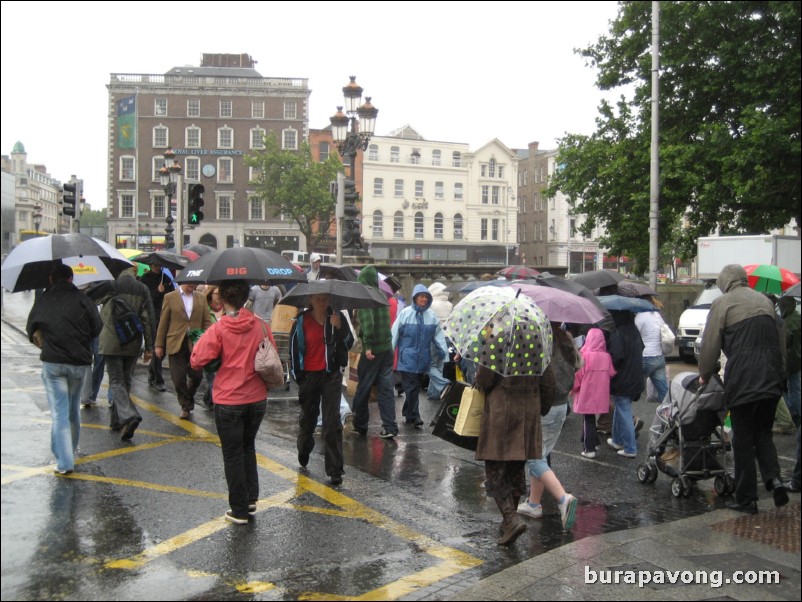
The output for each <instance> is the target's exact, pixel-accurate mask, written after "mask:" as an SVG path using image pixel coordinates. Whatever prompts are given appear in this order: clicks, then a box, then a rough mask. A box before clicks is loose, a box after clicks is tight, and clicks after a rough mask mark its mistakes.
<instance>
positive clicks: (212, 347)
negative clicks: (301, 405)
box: [189, 308, 275, 405]
mask: <svg viewBox="0 0 802 602" xmlns="http://www.w3.org/2000/svg"><path fill="white" fill-rule="evenodd" d="M263 326H264V330H263V328H262V327H263ZM265 333H270V339H271V340H273V334H272V333H271V332H270V327H269V326H267V324H265V322H264V321H263V320H262V319H261V318H258V317H257V316H255V315H254V314H253V313H252V312H250V311H248V310H247V309H244V308H243V309H240V310H239V314H238V315H237V316H228V315H224V316H223V317H222V318H220V321H219V322H215V323H214V324H212V325H211V326H210V327H209V329H208V330H207V331H206V332H204V333H203V335H202V336H201V338H200V340H199V341H198V342H197V343H195V346H194V347H193V348H192V355H191V356H190V359H189V361H190V364H191V365H192V368H193V369H195V370H200V369H202V368H203V367H204V366H205V365H206V364H208V363H209V362H211V361H212V360H215V359H217V358H220V359H221V360H222V362H221V364H220V368H219V369H218V370H217V374H216V375H215V377H214V385H213V387H212V398H213V399H214V403H215V404H221V405H244V404H248V403H256V402H259V401H264V400H265V399H266V398H267V385H266V384H265V381H264V380H262V377H261V376H259V374H258V373H257V372H256V370H254V358H255V357H256V350H257V349H258V347H259V344H260V343H261V342H262V340H263V339H264V338H265ZM273 344H274V345H275V341H274V340H273Z"/></svg>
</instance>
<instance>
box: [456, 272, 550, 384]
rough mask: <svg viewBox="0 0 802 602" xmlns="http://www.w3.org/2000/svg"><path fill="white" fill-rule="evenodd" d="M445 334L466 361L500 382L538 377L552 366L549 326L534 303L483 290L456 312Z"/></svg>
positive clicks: (504, 292)
mask: <svg viewBox="0 0 802 602" xmlns="http://www.w3.org/2000/svg"><path fill="white" fill-rule="evenodd" d="M444 330H445V332H446V334H447V335H448V337H449V338H450V339H451V342H452V343H453V344H454V346H455V347H456V348H457V350H458V351H459V352H460V355H462V357H464V358H466V359H468V360H471V361H474V362H476V363H477V364H479V365H481V366H484V367H485V368H487V369H488V370H492V371H493V372H496V373H497V374H500V375H502V376H537V375H540V374H543V371H544V370H545V369H546V368H547V367H548V365H549V362H550V361H551V350H552V333H551V325H550V324H549V320H548V318H547V317H546V314H544V313H543V310H542V309H540V307H538V306H537V305H536V304H535V302H534V301H532V299H530V298H529V297H527V296H526V295H521V294H520V291H517V290H514V289H511V288H496V287H482V288H479V289H476V290H475V291H473V292H472V293H471V294H469V295H468V296H467V297H465V298H464V299H463V300H462V301H460V302H459V303H457V304H456V305H455V306H454V309H453V310H452V312H451V315H450V316H449V317H448V319H447V320H446V322H445V324H444Z"/></svg>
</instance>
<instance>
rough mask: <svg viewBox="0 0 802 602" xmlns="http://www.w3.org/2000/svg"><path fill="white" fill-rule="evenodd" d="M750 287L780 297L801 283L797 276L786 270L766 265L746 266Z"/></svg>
mask: <svg viewBox="0 0 802 602" xmlns="http://www.w3.org/2000/svg"><path fill="white" fill-rule="evenodd" d="M744 270H746V276H747V278H748V280H749V286H750V287H751V288H753V289H755V290H756V291H759V292H761V293H774V294H776V295H779V294H780V293H782V292H783V291H784V290H786V289H789V288H791V287H792V286H793V285H795V284H796V283H798V282H799V278H797V276H796V274H794V273H793V272H791V271H790V270H786V269H785V268H780V267H777V266H776V265H768V264H765V263H761V264H751V265H745V266H744Z"/></svg>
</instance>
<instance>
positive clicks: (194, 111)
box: [187, 98, 200, 117]
mask: <svg viewBox="0 0 802 602" xmlns="http://www.w3.org/2000/svg"><path fill="white" fill-rule="evenodd" d="M187 117H200V100H199V99H197V98H190V99H188V100H187Z"/></svg>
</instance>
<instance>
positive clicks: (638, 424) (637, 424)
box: [635, 418, 643, 437]
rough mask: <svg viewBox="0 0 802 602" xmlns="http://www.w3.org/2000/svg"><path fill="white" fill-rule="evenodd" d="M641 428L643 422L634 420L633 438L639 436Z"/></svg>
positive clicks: (638, 419) (637, 419)
mask: <svg viewBox="0 0 802 602" xmlns="http://www.w3.org/2000/svg"><path fill="white" fill-rule="evenodd" d="M642 428H643V420H641V419H640V418H635V437H637V436H638V435H639V434H640V431H641V429H642Z"/></svg>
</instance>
